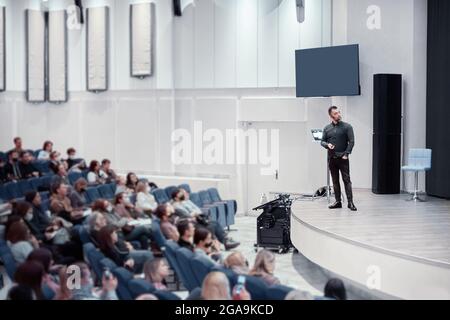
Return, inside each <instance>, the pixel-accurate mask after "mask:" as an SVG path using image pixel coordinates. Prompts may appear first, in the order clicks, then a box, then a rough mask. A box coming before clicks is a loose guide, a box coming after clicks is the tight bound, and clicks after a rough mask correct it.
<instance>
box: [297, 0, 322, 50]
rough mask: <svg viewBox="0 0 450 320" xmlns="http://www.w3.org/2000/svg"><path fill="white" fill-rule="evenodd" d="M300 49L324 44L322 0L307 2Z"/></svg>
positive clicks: (301, 25)
mask: <svg viewBox="0 0 450 320" xmlns="http://www.w3.org/2000/svg"><path fill="white" fill-rule="evenodd" d="M299 42H300V49H305V48H316V47H320V46H321V45H322V0H316V1H306V2H305V22H303V23H301V24H300V39H299Z"/></svg>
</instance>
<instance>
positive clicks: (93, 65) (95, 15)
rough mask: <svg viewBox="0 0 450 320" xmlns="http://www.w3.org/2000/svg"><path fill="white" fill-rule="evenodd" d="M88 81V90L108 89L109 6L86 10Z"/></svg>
mask: <svg viewBox="0 0 450 320" xmlns="http://www.w3.org/2000/svg"><path fill="white" fill-rule="evenodd" d="M86 22H87V23H86V35H87V36H86V51H87V53H86V77H87V79H86V83H87V90H88V91H92V92H100V91H106V90H108V45H109V39H108V37H109V8H108V7H96V8H88V9H87V11H86Z"/></svg>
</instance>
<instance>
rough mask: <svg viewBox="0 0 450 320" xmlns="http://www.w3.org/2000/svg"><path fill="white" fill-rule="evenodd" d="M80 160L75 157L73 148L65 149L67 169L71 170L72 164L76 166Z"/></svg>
mask: <svg viewBox="0 0 450 320" xmlns="http://www.w3.org/2000/svg"><path fill="white" fill-rule="evenodd" d="M81 161H82V160H81V159H77V151H76V150H75V149H74V148H69V149H67V160H66V162H67V169H69V170H71V169H72V168H73V167H74V166H78V165H79V164H80V162H81Z"/></svg>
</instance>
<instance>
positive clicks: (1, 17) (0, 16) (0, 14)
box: [0, 7, 6, 91]
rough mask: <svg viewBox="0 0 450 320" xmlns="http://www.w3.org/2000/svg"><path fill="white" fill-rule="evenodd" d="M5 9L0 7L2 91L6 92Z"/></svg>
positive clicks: (0, 85) (0, 72)
mask: <svg viewBox="0 0 450 320" xmlns="http://www.w3.org/2000/svg"><path fill="white" fill-rule="evenodd" d="M5 25H6V23H5V7H0V91H5V90H6V50H5V49H6V48H5V43H6V40H5Z"/></svg>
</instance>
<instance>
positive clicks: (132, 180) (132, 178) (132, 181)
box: [127, 172, 139, 192]
mask: <svg viewBox="0 0 450 320" xmlns="http://www.w3.org/2000/svg"><path fill="white" fill-rule="evenodd" d="M138 182H139V179H138V177H137V175H136V174H135V173H133V172H130V173H128V174H127V187H128V189H131V190H133V192H136V187H137V184H138Z"/></svg>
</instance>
